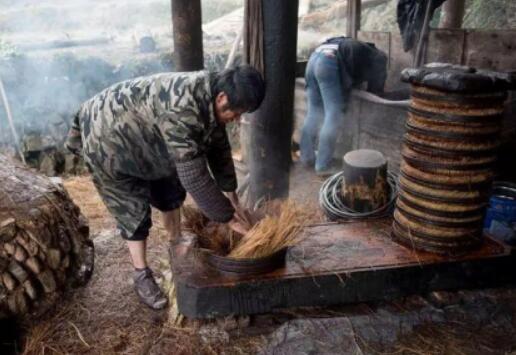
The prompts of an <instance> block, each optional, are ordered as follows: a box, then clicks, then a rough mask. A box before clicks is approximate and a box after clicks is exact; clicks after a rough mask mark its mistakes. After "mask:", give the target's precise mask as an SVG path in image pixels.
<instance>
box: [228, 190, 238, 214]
mask: <svg viewBox="0 0 516 355" xmlns="http://www.w3.org/2000/svg"><path fill="white" fill-rule="evenodd" d="M226 196H227V198H228V199H229V201H231V204H232V205H233V207H234V208H235V210H237V209H239V208H240V209H241V207H240V201H239V200H238V194H237V193H236V191H232V192H227V193H226Z"/></svg>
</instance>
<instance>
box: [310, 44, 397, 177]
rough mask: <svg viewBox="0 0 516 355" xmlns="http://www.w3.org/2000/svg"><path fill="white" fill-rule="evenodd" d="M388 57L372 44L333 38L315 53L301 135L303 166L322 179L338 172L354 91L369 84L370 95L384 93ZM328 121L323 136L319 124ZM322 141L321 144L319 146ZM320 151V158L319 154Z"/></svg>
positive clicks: (312, 58) (313, 54)
mask: <svg viewBox="0 0 516 355" xmlns="http://www.w3.org/2000/svg"><path fill="white" fill-rule="evenodd" d="M386 64H387V56H386V55H385V54H384V53H383V52H381V51H380V50H378V49H377V48H376V47H375V46H374V44H372V43H364V42H360V41H357V40H354V39H351V38H346V37H335V38H330V39H328V40H327V41H325V42H324V43H323V44H321V45H320V46H319V47H317V48H316V49H315V51H314V52H313V53H312V55H311V56H310V59H309V61H308V65H307V67H306V74H305V79H306V90H307V100H308V108H307V113H306V118H305V122H304V126H303V131H302V134H301V142H300V147H301V162H302V163H303V164H305V165H306V166H308V167H314V165H315V171H316V173H317V174H318V175H322V176H324V175H331V174H333V173H335V172H337V167H336V166H334V165H333V164H332V162H333V151H334V150H335V142H336V141H337V137H338V135H339V134H340V133H341V127H342V117H343V114H344V112H345V111H346V108H347V104H348V100H349V95H350V94H351V89H352V88H353V87H357V86H359V85H361V84H362V83H363V82H367V91H370V92H373V93H380V92H382V91H383V87H384V84H385V79H386V77H387V72H386ZM321 118H324V121H323V123H322V127H321V130H320V132H318V129H319V121H320V119H321ZM317 140H318V143H317ZM316 151H317V154H316Z"/></svg>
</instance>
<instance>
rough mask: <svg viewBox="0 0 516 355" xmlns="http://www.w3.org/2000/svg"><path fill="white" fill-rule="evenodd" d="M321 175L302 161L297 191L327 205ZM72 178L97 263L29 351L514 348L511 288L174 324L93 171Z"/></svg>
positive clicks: (38, 331)
mask: <svg viewBox="0 0 516 355" xmlns="http://www.w3.org/2000/svg"><path fill="white" fill-rule="evenodd" d="M321 182H322V180H321V179H319V178H317V177H315V175H313V173H310V172H307V171H306V170H305V169H303V168H302V167H301V166H298V165H297V164H296V165H294V167H293V169H292V175H291V191H292V193H291V197H292V198H293V199H295V200H296V201H298V202H300V203H303V204H304V205H305V206H306V207H307V208H310V209H312V210H313V212H314V214H319V212H318V208H317V191H318V188H319V186H320V183H321ZM64 184H65V187H66V189H67V190H68V192H69V194H70V195H71V197H72V198H73V200H74V201H75V202H76V203H77V204H78V205H79V206H80V207H81V210H82V212H83V213H84V214H85V215H86V217H88V219H89V222H90V227H91V235H92V237H93V240H94V243H95V248H96V254H95V258H96V260H95V272H94V274H93V277H92V279H91V281H90V282H89V284H88V285H87V286H86V287H84V288H80V289H77V290H74V291H71V292H70V293H69V294H68V295H66V296H65V297H64V298H63V300H62V301H61V302H60V303H59V304H58V306H57V307H56V310H55V312H54V313H53V314H49V315H48V316H47V317H45V318H44V319H40V320H37V321H35V322H33V323H31V324H27V325H25V328H24V331H25V332H24V335H23V338H22V341H21V344H22V346H23V353H24V354H254V353H264V354H298V353H299V354H327V353H332V354H337V353H338V354H346V353H353V354H357V353H360V354H361V353H364V354H380V353H382V354H386V353H391V354H472V353H475V354H476V353H478V354H504V353H510V351H512V350H513V349H516V297H515V296H516V292H515V291H514V290H512V289H510V288H509V289H501V290H491V291H489V290H488V291H466V292H462V291H461V292H457V293H452V292H446V293H433V294H431V295H424V296H413V297H409V298H405V299H401V300H396V301H393V302H386V303H376V304H359V305H352V306H344V307H334V308H327V309H303V310H295V311H294V310H280V311H276V312H273V313H271V314H267V315H256V316H252V317H241V318H238V319H232V318H227V319H219V320H211V321H193V320H184V321H183V322H182V323H181V324H179V325H177V324H173V323H172V322H170V321H169V313H168V312H169V311H168V310H164V311H159V312H156V311H152V310H149V309H148V308H146V307H145V306H142V305H141V304H140V303H139V302H138V300H137V297H136V295H135V294H134V291H133V289H132V285H131V273H132V268H131V264H130V262H129V256H128V253H127V250H126V246H125V245H124V243H122V242H121V240H120V239H119V238H118V237H116V236H115V235H114V227H115V224H114V220H113V219H112V218H111V217H110V215H109V214H108V212H107V211H106V209H105V207H104V206H103V204H102V202H101V200H100V198H99V196H98V195H97V193H96V191H95V189H94V186H93V184H92V182H91V180H90V178H89V177H88V176H78V177H71V178H67V179H65V181H64ZM153 223H154V227H153V228H152V230H151V236H150V238H149V245H148V259H149V261H150V264H151V267H152V268H153V269H154V270H155V271H156V272H157V274H158V276H159V279H160V280H163V279H164V277H163V275H164V274H165V273H166V271H167V269H168V261H167V251H166V243H165V231H164V229H163V226H162V224H161V221H160V219H159V213H154V215H153ZM407 324H408V325H409V326H408V328H407ZM378 339H380V340H378ZM344 340H345V341H344Z"/></svg>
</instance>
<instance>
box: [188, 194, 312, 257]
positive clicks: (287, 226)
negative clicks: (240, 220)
mask: <svg viewBox="0 0 516 355" xmlns="http://www.w3.org/2000/svg"><path fill="white" fill-rule="evenodd" d="M183 216H184V227H185V229H187V230H189V231H191V232H192V233H194V234H196V235H197V236H198V237H199V246H200V247H201V248H204V249H208V250H210V251H212V252H213V253H216V254H217V255H222V256H229V257H232V258H237V259H257V258H262V257H266V256H269V255H272V254H274V253H275V252H277V251H279V250H281V249H283V248H285V247H288V246H291V245H294V244H296V243H298V242H299V238H300V231H301V229H302V228H303V226H304V225H305V223H306V222H305V221H306V220H307V215H306V212H305V211H304V210H303V209H302V208H301V207H300V206H299V205H297V204H296V203H294V202H292V201H288V200H287V201H283V202H277V201H273V202H269V203H268V204H266V206H264V207H262V208H260V209H259V210H257V211H253V212H252V213H250V214H249V217H248V218H247V220H248V222H249V224H250V227H251V228H250V229H249V231H248V232H247V233H246V234H245V235H240V234H238V233H235V232H233V231H232V230H231V229H230V228H229V227H228V226H227V225H226V224H218V223H214V222H210V221H209V220H208V219H207V218H206V217H204V216H203V215H202V214H201V213H200V212H199V211H198V210H196V209H194V208H193V207H185V208H184V209H183Z"/></svg>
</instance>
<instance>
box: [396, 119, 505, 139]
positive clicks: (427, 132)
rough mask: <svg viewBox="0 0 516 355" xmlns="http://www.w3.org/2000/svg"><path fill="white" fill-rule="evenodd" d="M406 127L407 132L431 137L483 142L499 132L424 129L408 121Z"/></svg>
mask: <svg viewBox="0 0 516 355" xmlns="http://www.w3.org/2000/svg"><path fill="white" fill-rule="evenodd" d="M405 126H406V128H407V132H409V133H415V134H420V135H424V136H427V137H432V138H446V139H457V140H459V141H460V140H467V141H468V142H485V141H486V140H489V139H491V140H496V138H498V136H499V135H500V134H499V132H496V133H488V134H486V133H456V132H447V131H435V130H426V129H422V128H419V127H414V126H412V125H411V124H410V123H409V122H407V123H406V124H405Z"/></svg>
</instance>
